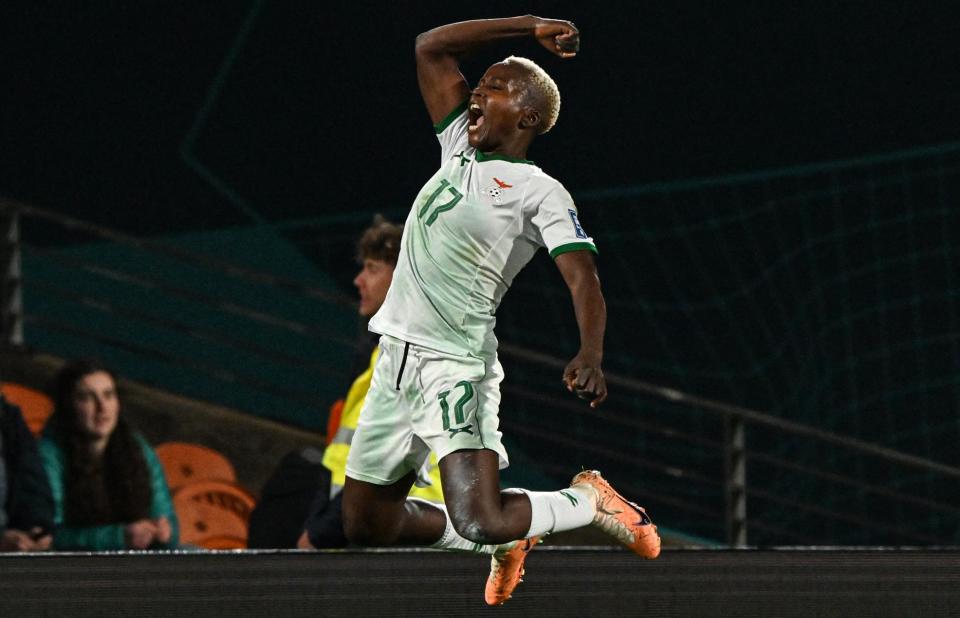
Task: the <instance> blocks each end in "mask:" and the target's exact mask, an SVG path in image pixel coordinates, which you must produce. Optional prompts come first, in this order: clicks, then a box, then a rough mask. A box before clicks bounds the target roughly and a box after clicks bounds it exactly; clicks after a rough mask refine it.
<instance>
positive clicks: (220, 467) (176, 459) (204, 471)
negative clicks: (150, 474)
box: [156, 442, 237, 492]
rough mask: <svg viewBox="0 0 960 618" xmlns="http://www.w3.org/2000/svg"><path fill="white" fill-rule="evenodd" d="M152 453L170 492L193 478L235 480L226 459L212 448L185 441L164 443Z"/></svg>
mask: <svg viewBox="0 0 960 618" xmlns="http://www.w3.org/2000/svg"><path fill="white" fill-rule="evenodd" d="M156 452H157V457H158V458H159V459H160V464H161V465H162V466H163V472H164V474H165V475H166V477H167V485H169V486H170V491H172V492H173V491H176V490H177V489H178V488H180V487H183V486H184V485H186V484H187V483H193V482H195V481H227V482H230V483H233V482H236V480H237V473H236V472H235V471H234V469H233V464H231V463H230V460H229V459H227V458H226V456H225V455H223V454H222V453H220V452H219V451H215V450H214V449H212V448H207V447H206V446H201V445H199V444H191V443H189V442H164V443H163V444H161V445H159V446H157V448H156Z"/></svg>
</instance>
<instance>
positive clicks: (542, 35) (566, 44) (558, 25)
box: [533, 18, 580, 58]
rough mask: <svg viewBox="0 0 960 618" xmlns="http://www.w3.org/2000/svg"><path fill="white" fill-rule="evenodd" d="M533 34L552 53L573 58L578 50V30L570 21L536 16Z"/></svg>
mask: <svg viewBox="0 0 960 618" xmlns="http://www.w3.org/2000/svg"><path fill="white" fill-rule="evenodd" d="M533 36H534V37H535V38H536V39H537V41H538V42H539V43H540V44H541V45H543V46H544V47H545V48H547V50H548V51H550V52H551V53H553V54H556V55H558V56H560V57H561V58H573V57H574V56H576V55H577V52H578V51H580V31H579V30H577V27H576V26H574V25H573V22H572V21H565V20H562V19H542V18H537V25H536V26H534V29H533Z"/></svg>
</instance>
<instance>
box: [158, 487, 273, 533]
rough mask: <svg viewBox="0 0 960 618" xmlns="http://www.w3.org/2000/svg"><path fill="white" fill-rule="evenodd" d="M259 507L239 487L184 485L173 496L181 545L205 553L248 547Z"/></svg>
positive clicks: (247, 493)
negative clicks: (249, 527) (192, 547)
mask: <svg viewBox="0 0 960 618" xmlns="http://www.w3.org/2000/svg"><path fill="white" fill-rule="evenodd" d="M255 504H256V500H255V499H254V497H253V496H252V495H251V494H250V492H248V491H247V490H245V489H243V488H242V487H240V486H239V485H237V484H235V483H227V482H224V481H196V482H194V483H190V484H188V485H184V486H183V487H181V488H180V489H178V490H177V491H176V492H175V493H174V494H173V508H174V510H176V512H177V519H179V520H180V542H181V543H183V544H185V545H195V546H197V547H203V548H205V549H241V548H244V547H246V546H247V530H248V526H249V523H250V513H251V511H253V507H254V505H255Z"/></svg>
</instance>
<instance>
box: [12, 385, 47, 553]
mask: <svg viewBox="0 0 960 618" xmlns="http://www.w3.org/2000/svg"><path fill="white" fill-rule="evenodd" d="M52 530H53V497H52V496H51V494H50V485H49V483H47V475H46V474H45V473H44V471H43V465H42V463H41V462H40V454H39V452H38V451H37V445H36V442H35V441H34V439H33V434H31V433H30V430H29V429H28V428H27V424H26V423H25V422H24V420H23V415H22V414H21V412H20V408H18V407H17V406H15V405H13V404H11V403H9V402H8V401H6V400H5V399H4V398H3V396H2V395H0V551H4V552H16V551H42V550H45V549H49V548H50V544H51V541H52V539H53V537H52V536H51V534H50V532H51V531H52Z"/></svg>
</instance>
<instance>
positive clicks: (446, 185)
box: [417, 179, 463, 386]
mask: <svg viewBox="0 0 960 618" xmlns="http://www.w3.org/2000/svg"><path fill="white" fill-rule="evenodd" d="M444 189H446V190H447V192H448V193H450V194H452V195H453V197H452V198H450V201H448V202H446V203H444V204H440V205H439V206H437V208H436V210H434V211H433V212H432V213H430V216H429V217H427V220H426V221H425V222H424V223H425V224H426V225H427V227H430V226H431V225H433V222H434V221H436V220H437V217H439V216H440V213H442V212H447V211H448V210H451V209H452V208H453V207H454V206H456V205H457V204H458V203H459V202H460V200H462V199H463V193H460V192H459V191H457V189H456V188H455V187H452V186H450V181H448V180H447V179H443V180H441V181H440V186H439V187H437V189H436V190H435V191H434V192H433V193H432V194H431V195H430V199H428V200H427V203H426V204H424V205H423V208H421V209H420V212H418V213H417V218H418V219H423V216H424V215H425V214H427V211H428V210H430V207H431V206H433V203H434V202H435V201H437V198H438V197H440V194H441V193H443V190H444ZM458 386H459V384H458Z"/></svg>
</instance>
